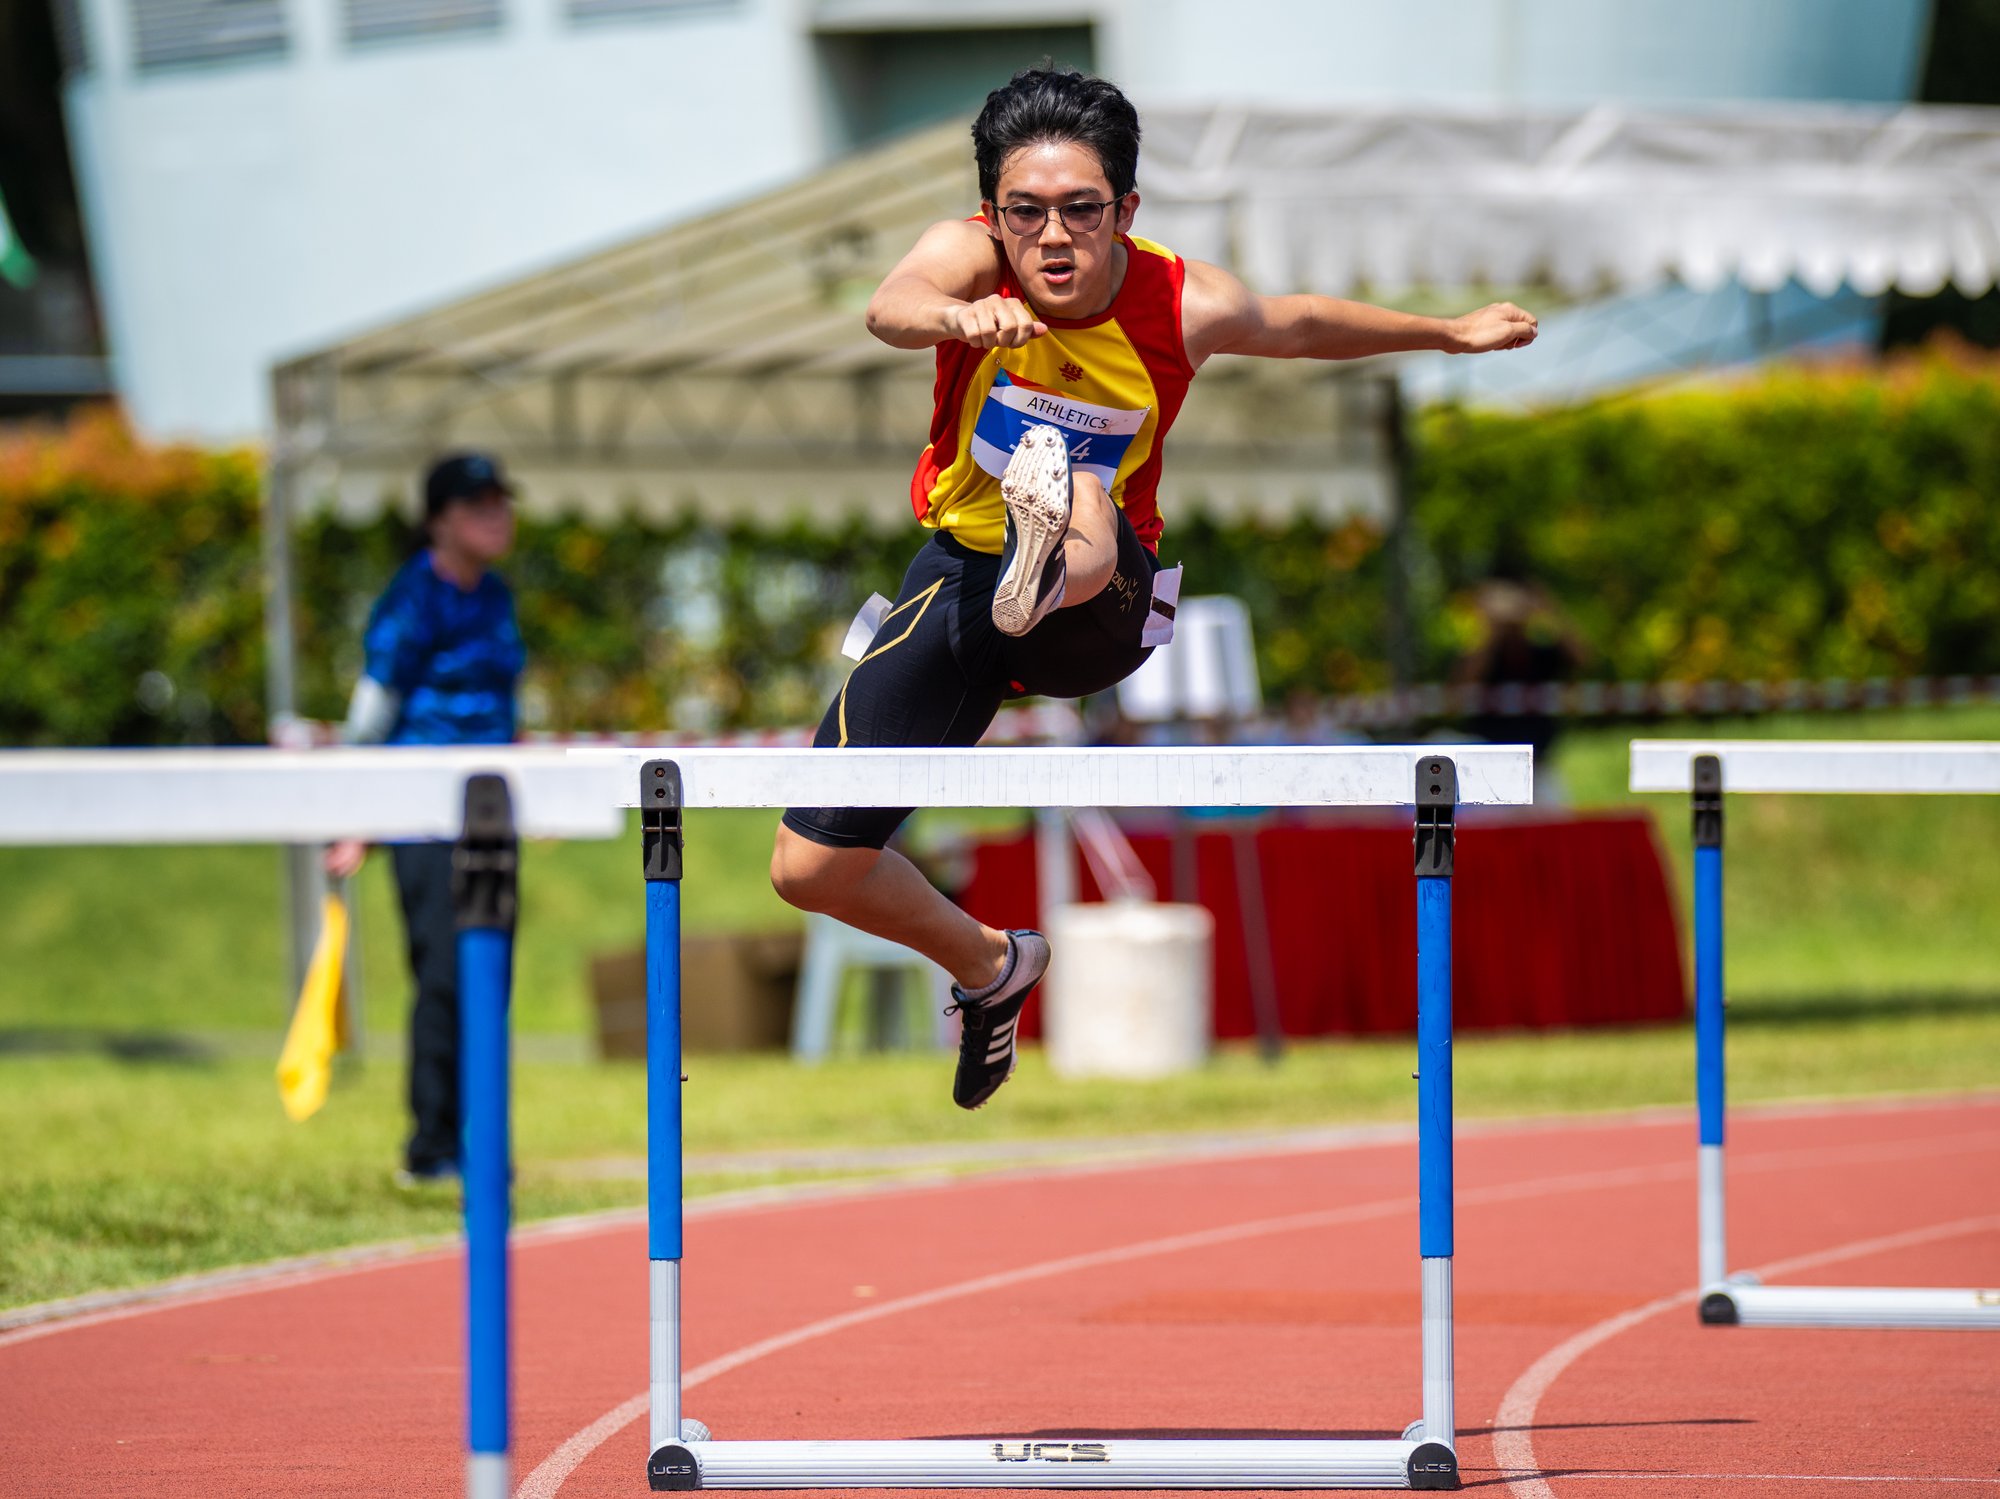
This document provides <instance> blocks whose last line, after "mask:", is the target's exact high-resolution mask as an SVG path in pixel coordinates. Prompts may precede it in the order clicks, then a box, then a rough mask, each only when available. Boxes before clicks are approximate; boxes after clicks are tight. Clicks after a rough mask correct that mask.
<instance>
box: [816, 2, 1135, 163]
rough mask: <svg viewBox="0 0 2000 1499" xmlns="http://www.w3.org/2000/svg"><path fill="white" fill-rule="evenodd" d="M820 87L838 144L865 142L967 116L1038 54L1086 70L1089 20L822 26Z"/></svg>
mask: <svg viewBox="0 0 2000 1499" xmlns="http://www.w3.org/2000/svg"><path fill="white" fill-rule="evenodd" d="M817 41H818V48H819V60H820V77H821V80H822V87H823V88H825V89H826V91H827V93H828V95H829V96H830V98H831V101H832V104H833V113H834V118H835V121H836V122H837V126H838V129H839V132H840V135H841V137H842V144H844V145H847V146H850V147H855V146H869V145H873V144H874V143H875V142H877V141H881V140H886V139H888V138H889V137H891V136H895V135H901V134H903V133H904V132H905V131H910V130H916V129H919V128H921V127H922V126H925V125H932V124H936V123H937V122H938V121H940V120H949V119H952V118H954V117H957V116H963V117H964V118H966V119H970V118H971V117H972V116H973V115H975V114H977V113H978V112H979V106H980V105H982V104H984V103H985V102H986V95H987V93H988V91H989V90H992V89H996V88H998V87H999V86H1000V85H1001V84H1003V83H1005V82H1006V81H1007V80H1008V79H1009V78H1010V77H1012V76H1013V74H1014V73H1015V72H1016V71H1017V70H1018V69H1021V68H1032V67H1034V66H1035V65H1036V64H1038V63H1040V62H1041V61H1042V59H1043V58H1045V57H1046V58H1052V59H1054V60H1055V61H1056V62H1057V63H1066V64H1069V65H1071V66H1073V67H1079V68H1082V69H1083V70H1084V71H1085V72H1089V71H1090V70H1091V67H1092V63H1093V59H1094V56H1095V53H1096V50H1097V49H1096V47H1095V45H1094V42H1095V38H1094V36H1093V35H1092V31H1091V28H1090V27H1089V26H1058V25H1038V26H1007V27H964V28H959V29H953V30H948V31H947V30H938V31H905V30H896V31H823V32H822V33H821V34H820V35H819V37H818V38H817Z"/></svg>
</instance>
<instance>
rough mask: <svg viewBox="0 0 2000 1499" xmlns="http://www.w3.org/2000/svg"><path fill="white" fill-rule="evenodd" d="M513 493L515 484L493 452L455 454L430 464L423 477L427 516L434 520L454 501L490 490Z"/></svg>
mask: <svg viewBox="0 0 2000 1499" xmlns="http://www.w3.org/2000/svg"><path fill="white" fill-rule="evenodd" d="M496 489H497V490H499V491H500V493H501V494H506V495H511V494H512V493H513V492H514V486H513V485H511V484H509V483H508V482H507V475H506V473H505V472H504V471H503V470H502V469H501V467H500V460H499V459H498V458H495V457H494V456H493V455H492V454H490V453H453V454H450V455H449V456H448V457H444V458H440V459H439V460H438V461H437V462H436V463H434V464H432V465H431V471H430V473H428V474H427V475H425V476H424V516H425V518H426V519H435V518H436V517H437V516H438V514H439V513H440V512H441V511H442V510H443V509H444V507H445V506H447V505H449V504H450V503H451V502H452V501H453V500H470V499H475V498H477V497H478V496H480V495H482V494H486V493H488V492H489V491H491V490H496Z"/></svg>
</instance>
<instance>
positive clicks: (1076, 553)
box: [1062, 470, 1118, 609]
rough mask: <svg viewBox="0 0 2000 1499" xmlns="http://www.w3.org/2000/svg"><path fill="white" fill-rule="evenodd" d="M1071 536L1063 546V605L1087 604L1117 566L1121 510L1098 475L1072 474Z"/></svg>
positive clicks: (1078, 471)
mask: <svg viewBox="0 0 2000 1499" xmlns="http://www.w3.org/2000/svg"><path fill="white" fill-rule="evenodd" d="M1070 482H1071V484H1072V485H1073V486H1074V487H1073V489H1072V491H1071V493H1072V495H1073V497H1074V498H1073V499H1072V502H1071V508H1070V523H1069V535H1068V537H1067V538H1065V540H1064V545H1063V570H1064V572H1065V573H1066V574H1067V580H1066V583H1065V586H1064V590H1063V605H1062V606H1063V607H1064V608H1065V609H1067V608H1073V607H1074V606H1076V605H1078V604H1083V603H1088V602H1089V601H1090V600H1091V599H1094V598H1096V597H1097V595H1098V594H1100V593H1102V592H1103V591H1104V586H1105V585H1106V584H1107V583H1109V582H1110V581H1111V574H1112V573H1113V572H1115V571H1117V568H1118V510H1117V507H1116V506H1115V505H1113V504H1112V503H1111V496H1110V495H1108V494H1107V493H1105V490H1104V485H1103V484H1102V483H1101V482H1100V481H1099V479H1098V477H1097V476H1096V475H1095V474H1092V473H1087V472H1084V471H1082V470H1077V471H1074V472H1073V473H1072V475H1071V481H1070Z"/></svg>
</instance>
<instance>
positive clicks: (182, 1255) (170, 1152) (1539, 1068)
mask: <svg viewBox="0 0 2000 1499" xmlns="http://www.w3.org/2000/svg"><path fill="white" fill-rule="evenodd" d="M1730 1044H1731V1055H1730V1072H1731V1076H1730V1081H1731V1089H1732V1094H1733V1096H1734V1097H1735V1098H1736V1099H1737V1100H1739V1101H1747V1100H1754V1099H1775V1098H1797V1097H1812V1096H1826V1095H1835V1094H1843V1093H1864V1092H1880V1091H1904V1090H1924V1089H1986V1088H1993V1087H2000V1008H1996V1007H1994V1006H1991V1005H1975V1004H1965V1005H1960V1006H1957V1007H1952V1006H1938V1007H1935V1008H1932V1009H1930V1010H1926V1011H1916V1012H1909V1011H1903V1010H1891V1011H1885V1012H1882V1013H1874V1014H1862V1015H1855V1014H1846V1015H1841V1016H1837V1017H1832V1018H1829V1017H1826V1016H1810V1015H1798V1014H1786V1013H1783V1012H1780V1013H1778V1014H1774V1015H1768V1016H1765V1017H1764V1018H1762V1019H1757V1018H1752V1017H1749V1016H1746V1017H1744V1018H1743V1019H1742V1020H1741V1021H1739V1023H1738V1024H1737V1026H1736V1030H1735V1033H1734V1035H1733V1036H1732V1039H1731V1043H1730ZM1411 1061H1412V1047H1411V1043H1410V1042H1408V1041H1405V1040H1369V1041H1346V1042H1321V1043H1316V1044H1313V1045H1302V1046H1295V1047H1293V1048H1292V1049H1291V1050H1290V1051H1289V1053H1288V1054H1287V1056H1286V1058H1285V1060H1284V1062H1283V1063H1282V1064H1281V1065H1279V1066H1277V1067H1275V1068H1267V1067H1265V1066H1264V1065H1263V1064H1261V1063H1260V1062H1259V1061H1257V1059H1256V1058H1255V1057H1254V1055H1252V1054H1251V1053H1250V1052H1248V1051H1247V1050H1245V1049H1241V1048H1230V1049H1228V1050H1226V1051H1225V1052H1224V1053H1223V1054H1222V1055H1221V1056H1220V1057H1218V1058H1217V1060H1216V1061H1215V1062H1214V1064H1213V1065H1211V1066H1210V1067H1209V1068H1207V1069H1205V1070H1204V1071H1202V1072H1200V1073H1198V1074H1195V1075H1193V1076H1191V1077H1187V1078H1181V1079H1176V1080H1173V1081H1170V1082H1158V1083H1146V1084H1137V1083H1127V1084H1118V1083H1062V1082H1059V1081H1057V1080H1056V1079H1054V1078H1052V1077H1051V1076H1050V1075H1049V1074H1048V1072H1047V1071H1046V1069H1045V1068H1044V1067H1043V1066H1042V1065H1041V1058H1040V1056H1039V1055H1038V1054H1036V1053H1030V1054H1029V1055H1028V1057H1027V1058H1026V1060H1025V1061H1024V1063H1023V1065H1022V1068H1021V1071H1020V1073H1019V1075H1018V1076H1017V1077H1016V1078H1015V1080H1014V1081H1013V1082H1011V1083H1010V1084H1009V1085H1008V1088H1007V1091H1006V1093H1005V1094H1003V1095H1002V1098H1001V1099H1000V1100H999V1102H997V1103H996V1104H995V1105H994V1106H992V1107H990V1108H988V1109H984V1110H982V1111H980V1112H979V1113H977V1114H970V1115H968V1114H962V1113H960V1112H959V1111H957V1110H955V1109H953V1108H951V1106H950V1104H949V1103H948V1101H947V1099H946V1094H947V1091H948V1087H949V1083H948V1077H949V1061H948V1059H946V1058H942V1057H935V1056H932V1057H920V1056H908V1055H898V1056H874V1057H866V1058H857V1059H854V1060H850V1061H844V1062H840V1063H835V1064H829V1065H827V1066H824V1067H820V1068H799V1067H796V1066H793V1065H792V1064H790V1063H789V1062H787V1061H785V1060H784V1059H782V1058H778V1057H768V1056H760V1057H749V1056H726V1057H725V1056H718V1057H702V1058H695V1059H693V1060H692V1062H691V1064H690V1068H689V1071H690V1073H691V1081H690V1083H689V1085H688V1090H687V1111H688V1148H689V1150H690V1151H691V1152H702V1153H709V1152H725V1151H749V1150H755V1149H760V1148H770V1147H800V1146H816V1145H817V1146H824V1145H828V1144H832V1143H838V1144H842V1145H849V1146H854V1147H867V1146H871V1145H891V1144H935V1143H939V1142H951V1141H1002V1140H1010V1139H1019V1140H1026V1139H1037V1138H1051V1137H1064V1136H1103V1135H1117V1134H1125V1133H1139V1132H1145V1133H1152V1132H1160V1131H1174V1130H1188V1131H1206V1130H1226V1129H1252V1128H1284V1127H1288V1126H1307V1125H1326V1124H1337V1123H1361V1122H1371V1121H1385V1120H1387V1121H1406V1122H1407V1121H1410V1120H1412V1119H1413V1118H1414V1114H1415V1110H1414V1100H1413V1097H1412V1094H1413V1089H1412V1087H1411V1084H1410V1081H1409V1073H1410V1070H1411ZM1454 1068H1455V1072H1456V1083H1457V1094H1458V1103H1459V1108H1460V1111H1461V1113H1462V1114H1463V1115H1464V1116H1466V1117H1468V1118H1472V1117H1496V1118H1497V1117H1505V1116H1510V1115H1527V1114H1543V1113H1561V1112H1571V1111H1577V1110H1594V1109H1607V1108H1626V1107H1638V1106H1644V1105H1662V1104H1670V1105H1684V1104H1686V1102H1687V1101H1688V1096H1689V1093H1690V1091H1691V1081H1690V1072H1691V1068H1692V1043H1691V1039H1690V1037H1689V1035H1688V1032H1687V1030H1686V1028H1685V1027H1683V1026H1665V1027H1655V1028H1648V1029H1644V1030H1635V1031H1629V1032H1611V1031H1596V1032H1586V1033H1578V1034H1571V1035H1555V1036H1527V1035H1515V1036H1475V1037H1467V1038H1464V1039H1462V1040H1461V1041H1460V1042H1459V1044H1458V1045H1457V1047H1456V1048H1455V1059H1454ZM400 1090H401V1077H400V1069H399V1068H396V1067H392V1066H370V1067H367V1068H365V1069H361V1070H359V1071H358V1072H349V1073H347V1074H346V1075H344V1076H343V1077H342V1079H341V1080H340V1082H339V1084H338V1086H337V1087H336V1088H335V1090H334V1093H333V1096H332V1098H331V1099H330V1100H329V1102H328V1104H327V1106H326V1107H325V1108H324V1109H323V1110H322V1111H321V1112H320V1113H319V1114H318V1115H316V1116H315V1117H314V1118H312V1119H311V1120H309V1121H307V1122H306V1123H304V1124H292V1123H290V1122H289V1121H288V1120H286V1119H285V1118H284V1116H283V1115H282V1113H280V1111H279V1109H278V1105H277V1097H276V1092H275V1088H274V1085H273V1083H272V1080H271V1069H270V1064H269V1063H268V1062H264V1061H253V1060H250V1059H245V1058H223V1059H217V1060H198V1059H197V1060H143V1061H120V1060H117V1059H115V1058H112V1057H108V1056H104V1055H95V1054H91V1055H77V1054H66V1055H58V1056H37V1057H29V1056H21V1055H13V1056H7V1057H4V1058H0V1138H4V1139H7V1140H9V1141H12V1142H15V1148H14V1149H11V1150H9V1151H7V1152H5V1153H4V1155H0V1306H13V1305H19V1304H22V1303H26V1302H34V1301H41V1300H47V1299H50V1298H53V1297H59V1296H68V1295H74V1294H77V1293H80V1292H83V1291H88V1290H95V1289H99V1288H105V1287H117V1286H129V1285H136V1284H143V1283H145V1282H147V1281H152V1280H158V1279H162V1278H165V1277H169V1276H174V1275H182V1274H187V1273H190V1272H194V1271H199V1270H207V1269H215V1268H219V1267H222V1266H228V1265H236V1264H243V1263H248V1262H254V1261H259V1260H265V1259H271V1258H275V1257H280V1256H285V1255H293V1254H303V1253H308V1252H312V1251H319V1250H326V1249H331V1248H335V1247H339V1246H343V1245H350V1244H359V1243H368V1242H372V1241H379V1240H389V1239H406V1238H411V1237H417V1236H423V1235H433V1234H444V1233H449V1232H451V1231H452V1230H453V1229H454V1228H455V1227H456V1224H457V1213H456V1205H455V1202H454V1201H453V1199H452V1198H451V1196H450V1195H449V1194H445V1193H439V1192H436V1191H428V1192H423V1193H416V1194H412V1193H409V1192H406V1191H403V1190H400V1189H398V1188H396V1187H395V1186H394V1185H393V1184H392V1182H391V1179H390V1166H391V1164H392V1163H393V1162H394V1161H395V1159H396V1158H397V1150H398V1145H399V1142H400V1139H401V1132H402V1130H403V1129H404V1127H405V1126H404V1120H403V1114H402V1102H401V1091H400ZM515 1138H516V1142H517V1150H518V1152H519V1161H520V1170H519V1181H518V1207H517V1210H518V1214H519V1216H520V1218H521V1219H522V1220H523V1221H531V1220H533V1219H537V1218H546V1217H551V1216H555V1215H560V1214H565V1213H575V1212H582V1211H587V1210H590V1209H596V1208H608V1207H619V1206H636V1205H638V1204H639V1203H640V1202H641V1201H642V1200H643V1194H642V1189H641V1187H640V1185H639V1183H638V1182H637V1181H636V1180H634V1179H632V1178H631V1177H630V1176H626V1177H624V1178H622V1179H621V1178H615V1177H614V1178H612V1179H605V1178H604V1177H603V1176H602V1175H601V1174H598V1173H600V1172H601V1170H602V1166H603V1163H605V1162H606V1161H607V1160H609V1161H614V1162H620V1161H622V1162H632V1161H636V1160H637V1159H638V1158H640V1157H642V1156H643V1154H644V1151H645V1080H644V1075H643V1072H642V1071H641V1069H640V1068H638V1067H637V1066H634V1065H629V1064H627V1065H599V1064H589V1063H521V1064H519V1065H517V1067H516V1082H515ZM812 1174H813V1173H808V1172H793V1173H791V1174H790V1175H789V1176H788V1177H787V1178H784V1179H796V1178H798V1177H802V1176H809V1175H812ZM777 1179H780V1178H777V1177H774V1176H769V1175H758V1174H756V1173H753V1172H749V1171H745V1170H738V1169H727V1168H726V1167H724V1168H723V1169H719V1170H717V1171H715V1172H714V1173H712V1174H710V1175H708V1176H706V1177H702V1176H697V1177H695V1178H694V1179H693V1180H692V1182H691V1188H692V1190H694V1191H696V1192H703V1191H712V1190H715V1189H717V1188H719V1187H725V1186H737V1185H743V1184H746V1183H749V1182H753V1181H765V1180H777Z"/></svg>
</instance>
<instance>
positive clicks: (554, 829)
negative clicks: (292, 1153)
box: [0, 746, 627, 1499]
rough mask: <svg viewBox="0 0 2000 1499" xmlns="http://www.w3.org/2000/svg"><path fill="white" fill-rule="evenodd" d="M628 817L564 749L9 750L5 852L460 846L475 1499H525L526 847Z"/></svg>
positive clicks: (470, 1445) (1, 786)
mask: <svg viewBox="0 0 2000 1499" xmlns="http://www.w3.org/2000/svg"><path fill="white" fill-rule="evenodd" d="M626 821H627V814H626V813H625V812H624V811H622V810H621V809H620V808H619V807H618V806H617V805H616V799H615V797H614V796H613V795H612V792H611V789H610V787H609V786H608V785H606V784H605V783H604V782H603V781H602V780H601V779H599V778H596V777H593V775H592V774H591V773H590V772H589V770H588V768H587V767H580V766H578V765H577V764H576V762H574V761H572V760H570V759H569V758H568V756H567V755H566V754H565V753H564V752H563V751H562V750H559V749H558V750H537V749H519V748H514V747H511V746H495V747H474V748H463V747H459V748H437V749H428V748H427V749H379V748H377V749H343V750H310V751H291V750H270V749H209V750H11V751H4V752H0V844H9V845H19V846H53V845H75V844H114V845H132V844H209V843H276V844H309V843H324V842H330V841H332V840H334V839H338V838H348V837H360V838H367V839H370V840H393V839H407V838H433V839H438V840H453V841H455V843H456V847H455V849H454V853H453V881H452V884H453V897H454V905H455V907H456V915H457V926H458V960H459V1026H460V1036H461V1043H460V1056H461V1066H462V1075H463V1080H464V1092H463V1095H462V1117H463V1130H464V1157H465V1158H464V1162H463V1166H464V1183H465V1204H464V1221H465V1241H466V1284H465V1311H466V1318H465V1339H466V1341H465V1352H466V1469H465V1477H466V1494H467V1496H468V1499H508V1495H510V1494H511V1493H512V1486H511V1480H510V1459H509V1446H510V1442H511V1424H512V1421H511V1405H512V1389H511V1372H510V1341H511V1307H510V1304H509V1277H508V1225H509V1219H510V1217H511V1208H510V1197H511V1190H512V1189H511V1187H510V1186H509V1162H510V1155H511V1150H510V1143H509V1134H510V1130H509V1126H508V1091H509V1089H508V1083H509V1079H508V1019H507V1010H508V1001H509V997H510V992H511V989H512V971H513V942H514V912H515V905H516V859H517V855H516V850H517V845H518V839H519V837H520V836H521V835H529V836H535V837H548V838H575V839H608V838H614V837H618V836H622V835H623V833H624V831H625V824H626Z"/></svg>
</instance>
